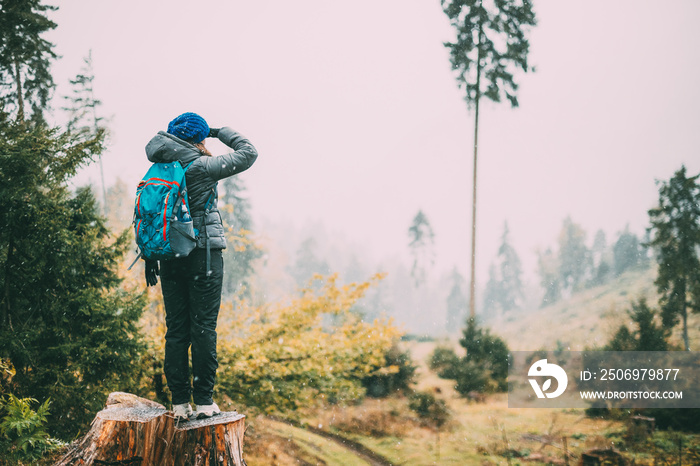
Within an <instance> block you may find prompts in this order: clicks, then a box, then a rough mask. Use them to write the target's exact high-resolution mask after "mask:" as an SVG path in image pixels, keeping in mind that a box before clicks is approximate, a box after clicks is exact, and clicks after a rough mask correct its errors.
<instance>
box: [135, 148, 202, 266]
mask: <svg viewBox="0 0 700 466" xmlns="http://www.w3.org/2000/svg"><path fill="white" fill-rule="evenodd" d="M190 165H191V163H190V164H189V165H187V167H185V168H182V165H180V162H178V161H174V162H166V163H154V164H153V165H152V166H151V168H150V169H149V170H148V172H146V175H145V176H144V177H143V179H142V180H141V182H140V183H139V185H138V187H137V188H136V200H135V202H134V231H135V233H136V244H137V245H138V248H139V255H138V257H137V258H136V260H135V261H134V263H136V261H137V260H138V259H139V258H140V257H142V256H143V257H144V258H145V259H149V260H168V259H175V258H178V257H185V256H187V255H189V253H190V252H191V251H192V250H193V249H194V248H195V247H196V246H197V231H196V230H195V229H194V225H193V223H192V217H191V216H190V213H189V212H190V209H189V207H190V206H189V202H188V200H187V187H186V183H185V172H186V171H187V169H188V168H189V167H190ZM131 265H132V267H133V265H134V264H131ZM129 268H131V267H129Z"/></svg>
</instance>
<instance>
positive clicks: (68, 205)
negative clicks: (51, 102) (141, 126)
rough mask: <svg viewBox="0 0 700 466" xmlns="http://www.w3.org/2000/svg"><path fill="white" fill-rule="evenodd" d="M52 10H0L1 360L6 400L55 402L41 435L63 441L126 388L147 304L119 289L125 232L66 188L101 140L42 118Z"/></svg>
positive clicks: (48, 83) (36, 6)
mask: <svg viewBox="0 0 700 466" xmlns="http://www.w3.org/2000/svg"><path fill="white" fill-rule="evenodd" d="M52 9H53V8H52V7H47V6H42V5H41V4H40V2H39V1H37V0H23V1H18V0H14V1H13V0H8V1H5V2H3V3H2V9H1V10H0V37H1V38H2V40H1V41H0V50H1V52H2V53H0V83H4V84H5V85H4V86H3V87H2V89H0V91H1V94H0V99H1V100H2V112H0V117H1V118H0V196H1V198H2V207H1V208H0V359H2V360H9V361H10V363H11V365H12V366H14V369H15V370H16V374H15V375H14V377H13V378H12V383H11V385H10V386H9V389H10V391H11V392H13V393H14V394H15V396H17V397H18V398H35V399H38V400H39V401H40V402H45V401H46V400H47V399H51V400H52V405H51V412H52V414H51V416H50V417H49V422H50V424H49V426H48V427H49V430H50V432H51V433H52V434H58V435H61V436H63V437H64V438H66V437H69V436H73V435H74V434H76V433H77V432H78V431H79V430H80V429H81V428H84V427H86V426H87V424H88V422H89V421H90V420H91V419H92V417H93V415H94V412H95V411H97V410H99V409H100V408H101V407H102V406H103V404H104V401H105V399H106V397H107V394H108V393H109V392H110V391H112V390H115V389H117V390H135V388H136V385H137V384H138V383H139V381H140V375H139V374H140V367H141V364H140V356H141V354H142V352H143V350H144V345H143V342H142V338H141V335H140V334H139V328H138V326H137V321H138V318H139V316H140V315H141V313H142V312H143V310H144V307H145V302H144V299H143V297H141V296H140V295H138V294H134V293H129V292H126V291H123V290H120V289H119V283H120V278H119V276H118V274H117V268H118V265H119V263H120V262H121V260H122V258H123V254H124V251H125V248H126V247H127V235H126V233H124V234H122V235H120V236H118V237H116V238H114V237H112V235H111V234H110V231H109V230H108V229H107V228H106V226H105V224H104V218H102V217H101V216H100V215H99V214H98V213H97V209H96V202H95V199H94V196H93V195H92V193H91V192H90V190H89V189H79V190H77V192H75V193H71V192H70V191H69V189H68V186H67V184H68V183H67V182H68V180H69V179H70V178H71V177H73V176H74V175H75V173H76V172H77V170H78V169H79V168H80V167H82V166H84V165H85V164H87V163H89V162H91V161H92V160H94V159H95V158H96V157H98V156H99V155H100V154H101V153H102V150H103V147H104V146H103V138H102V135H101V134H97V135H94V136H93V137H76V136H75V135H74V134H71V133H68V132H60V131H59V130H58V129H51V128H48V127H47V125H46V124H45V123H44V121H43V117H42V112H43V111H44V110H46V109H47V106H48V99H49V96H50V93H51V91H52V89H53V85H54V84H53V78H52V77H51V75H50V74H49V64H50V60H51V59H52V58H54V57H55V55H54V53H53V51H52V48H53V45H52V44H50V43H49V42H48V41H46V40H44V39H42V38H41V34H42V33H44V32H46V31H48V30H51V29H53V28H54V27H55V26H56V25H55V24H54V23H53V22H51V21H49V20H48V19H47V18H46V16H45V14H44V13H45V12H46V11H49V10H52ZM28 105H31V107H32V114H31V118H29V119H26V118H25V111H26V107H27V106H28ZM11 112H12V113H14V117H15V118H14V121H12V122H11V121H10V118H9V116H12V115H11Z"/></svg>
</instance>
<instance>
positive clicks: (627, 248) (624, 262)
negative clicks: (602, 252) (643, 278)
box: [613, 226, 642, 275]
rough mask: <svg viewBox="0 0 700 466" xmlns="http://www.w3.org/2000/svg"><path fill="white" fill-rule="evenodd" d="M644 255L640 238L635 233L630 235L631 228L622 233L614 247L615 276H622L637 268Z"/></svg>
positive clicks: (626, 228)
mask: <svg viewBox="0 0 700 466" xmlns="http://www.w3.org/2000/svg"><path fill="white" fill-rule="evenodd" d="M641 255H642V252H641V249H640V245H639V238H637V235H635V234H634V233H630V231H629V226H627V227H625V231H623V232H622V233H620V236H619V238H618V239H617V241H616V242H615V245H614V246H613V259H614V264H615V267H614V268H615V274H616V275H620V274H622V273H623V272H625V271H626V270H628V269H631V268H633V267H636V266H637V265H638V264H639V262H640V257H641Z"/></svg>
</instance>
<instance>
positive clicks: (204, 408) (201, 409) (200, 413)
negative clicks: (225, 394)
mask: <svg viewBox="0 0 700 466" xmlns="http://www.w3.org/2000/svg"><path fill="white" fill-rule="evenodd" d="M194 406H195V408H196V409H195V411H194V417H196V418H197V419H204V418H207V417H212V416H216V415H217V414H219V413H220V412H221V410H220V409H219V407H218V406H217V405H216V403H212V404H210V405H194Z"/></svg>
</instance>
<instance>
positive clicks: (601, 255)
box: [590, 230, 610, 286]
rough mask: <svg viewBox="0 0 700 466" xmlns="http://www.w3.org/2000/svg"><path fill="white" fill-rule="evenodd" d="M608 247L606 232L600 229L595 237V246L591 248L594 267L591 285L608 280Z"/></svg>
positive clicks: (600, 283)
mask: <svg viewBox="0 0 700 466" xmlns="http://www.w3.org/2000/svg"><path fill="white" fill-rule="evenodd" d="M607 247H608V245H607V240H606V238H605V232H604V231H603V230H598V231H597V232H596V234H595V237H594V238H593V247H592V248H591V265H592V268H593V276H592V277H591V283H590V284H591V286H598V285H602V284H604V283H605V282H607V281H608V276H609V275H610V264H609V263H608V261H607V259H606V251H607Z"/></svg>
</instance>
